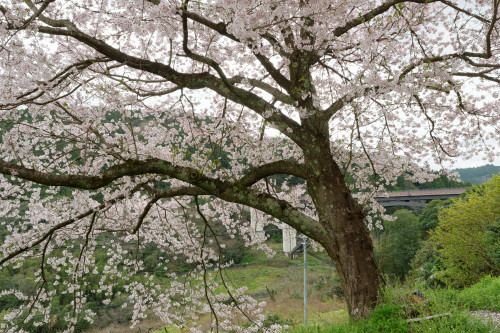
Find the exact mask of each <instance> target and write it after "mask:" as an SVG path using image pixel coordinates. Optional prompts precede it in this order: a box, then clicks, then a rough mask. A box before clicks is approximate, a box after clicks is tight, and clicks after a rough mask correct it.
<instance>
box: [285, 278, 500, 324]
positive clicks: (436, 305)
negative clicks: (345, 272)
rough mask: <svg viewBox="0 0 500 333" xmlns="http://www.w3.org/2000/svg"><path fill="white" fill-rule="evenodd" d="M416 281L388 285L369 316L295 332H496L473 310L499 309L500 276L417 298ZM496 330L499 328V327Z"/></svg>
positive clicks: (435, 291)
mask: <svg viewBox="0 0 500 333" xmlns="http://www.w3.org/2000/svg"><path fill="white" fill-rule="evenodd" d="M416 287H418V286H416V285H412V284H405V285H396V286H391V287H387V288H386V289H385V290H384V291H383V294H382V297H381V301H382V303H381V304H379V305H378V306H377V307H376V308H375V310H374V311H373V313H372V314H371V316H369V317H368V318H367V319H365V320H362V321H359V322H352V321H348V322H346V323H344V324H341V325H335V326H332V325H325V324H321V323H313V324H312V325H309V326H308V327H307V328H304V327H303V326H296V327H295V328H293V329H291V330H290V331H289V332H293V333H313V332H314V333H337V332H339V333H341V332H360V333H361V332H367V333H368V332H388V333H392V332H393V333H400V332H401V333H410V332H440V333H442V332H444V333H452V332H456V333H459V332H471V333H483V332H484V333H489V332H494V330H493V328H492V326H488V325H486V324H485V323H483V322H482V321H480V320H479V319H477V318H473V317H471V316H470V315H469V314H468V312H469V311H470V310H491V311H499V306H500V277H496V278H493V277H486V278H484V279H482V280H481V281H480V282H479V283H477V284H476V285H473V286H472V287H470V288H467V289H464V290H461V291H460V290H454V289H423V290H422V291H423V293H424V296H425V299H424V300H416V299H415V297H413V296H412V292H413V291H414V290H415V289H416ZM440 314H441V315H443V316H441V317H438V318H433V319H428V320H421V321H418V322H408V321H407V319H409V318H412V317H417V318H422V317H427V316H433V315H440ZM496 331H497V332H498V331H499V330H496Z"/></svg>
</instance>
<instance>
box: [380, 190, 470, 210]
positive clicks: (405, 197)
mask: <svg viewBox="0 0 500 333" xmlns="http://www.w3.org/2000/svg"><path fill="white" fill-rule="evenodd" d="M465 190H466V189H465V188H440V189H431V190H409V191H397V192H385V193H377V194H376V195H375V200H377V201H378V203H379V204H380V205H381V206H382V207H397V206H405V207H425V205H427V204H428V203H429V202H431V201H432V200H447V199H450V198H455V197H458V196H459V195H460V194H462V193H464V192H465Z"/></svg>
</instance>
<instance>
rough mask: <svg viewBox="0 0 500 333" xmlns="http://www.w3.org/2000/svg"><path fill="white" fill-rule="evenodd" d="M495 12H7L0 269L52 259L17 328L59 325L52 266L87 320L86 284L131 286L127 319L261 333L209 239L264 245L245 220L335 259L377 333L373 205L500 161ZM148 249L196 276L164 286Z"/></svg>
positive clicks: (388, 4) (364, 6)
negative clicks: (462, 169)
mask: <svg viewBox="0 0 500 333" xmlns="http://www.w3.org/2000/svg"><path fill="white" fill-rule="evenodd" d="M498 6H499V2H498V1H497V0H495V1H491V2H484V1H475V2H473V3H467V4H465V5H463V4H457V3H454V2H452V1H428V0H412V1H404V0H391V1H378V0H377V1H344V2H331V1H322V0H314V1H303V0H300V1H299V0H297V1H274V0H268V1H248V0H236V1H222V0H220V1H207V2H203V1H199V2H190V1H187V0H186V1H173V0H172V1H167V0H154V1H153V0H150V1H142V0H141V1H139V0H134V1H122V0H119V1H114V2H106V1H103V2H100V3H97V2H95V1H90V0H88V1H79V2H77V3H72V2H62V1H60V0H45V1H42V2H36V3H35V2H33V1H30V0H26V1H23V2H21V1H10V2H9V1H2V2H1V5H0V13H1V14H0V15H1V22H0V41H1V45H0V54H1V56H0V96H1V100H0V118H1V119H4V121H5V123H6V124H8V126H5V127H2V133H1V135H2V141H1V144H0V173H1V174H2V175H3V176H2V178H0V188H2V193H1V196H2V200H1V203H0V212H1V214H2V215H5V216H7V217H13V218H18V217H19V216H21V215H22V217H23V219H22V220H21V221H17V223H16V224H13V225H5V228H6V229H7V230H8V232H9V234H8V237H6V238H5V241H4V242H3V244H2V245H1V248H0V253H1V254H0V255H1V257H0V265H8V263H9V262H10V263H13V264H16V263H19V262H21V261H22V260H25V259H27V258H32V257H34V258H36V260H38V261H39V263H40V266H39V267H40V269H39V271H38V273H37V274H38V275H37V277H36V279H37V280H36V282H37V285H36V290H35V291H34V292H33V293H31V294H30V293H28V294H26V295H24V294H19V293H15V292H14V291H13V292H12V294H14V295H16V297H19V298H20V299H21V300H23V301H24V305H25V306H24V308H23V309H20V310H19V311H12V312H10V313H9V314H8V316H7V317H8V318H7V319H13V318H14V317H20V318H29V317H30V316H32V315H33V313H39V314H46V315H44V316H41V318H43V319H42V320H44V321H47V320H48V319H47V316H48V314H50V311H51V310H50V307H49V306H48V299H50V298H51V297H52V293H53V291H52V289H51V288H50V286H51V285H53V284H54V282H55V279H57V278H56V277H57V276H58V275H57V273H56V274H55V275H54V277H53V278H52V275H48V274H45V272H46V271H47V270H51V271H54V272H60V271H65V272H66V273H65V274H67V276H71V279H67V280H66V281H65V282H64V283H62V284H61V285H60V289H59V290H60V292H61V293H65V294H68V295H72V296H73V298H72V300H71V302H72V303H71V304H72V306H73V312H72V314H71V316H68V318H67V319H68V320H69V321H70V322H73V323H74V322H76V321H77V320H78V319H79V318H81V317H91V316H92V313H91V311H87V310H86V309H85V308H84V305H83V304H84V303H85V301H86V295H85V293H84V292H83V291H82V289H81V285H85V284H86V283H87V282H88V281H93V278H95V277H96V276H101V275H102V276H103V278H102V279H104V280H103V281H101V280H99V281H100V282H99V285H98V286H96V288H95V289H94V291H95V292H96V293H98V294H102V295H103V296H104V297H105V298H106V297H107V298H106V299H107V300H108V301H109V297H110V295H111V294H112V288H113V287H112V285H113V284H115V283H117V282H116V281H126V282H128V283H129V285H128V286H127V292H128V295H129V297H130V302H132V303H134V305H136V306H135V307H134V314H133V317H132V320H133V322H136V321H138V320H140V319H141V318H143V317H144V316H145V311H146V309H151V311H153V312H154V313H156V314H157V315H158V316H159V317H160V318H161V319H162V320H164V321H165V322H178V323H179V322H180V323H183V322H185V321H186V318H183V317H182V316H181V314H183V315H184V314H185V315H187V316H189V318H188V319H192V320H193V321H196V320H197V318H198V316H199V314H200V313H201V314H203V313H210V314H211V315H213V320H214V321H213V326H214V328H217V327H219V326H220V327H222V329H224V330H230V329H231V328H233V325H236V322H235V321H233V320H232V319H233V318H235V317H234V314H233V313H232V311H233V310H237V311H238V312H239V313H240V314H241V315H242V316H243V317H245V318H246V319H248V320H249V321H250V322H252V323H254V326H253V327H254V328H255V329H256V327H258V326H259V325H260V322H261V319H262V316H260V315H259V312H258V307H259V304H258V303H257V302H255V301H254V300H251V299H250V298H249V297H248V296H246V295H245V294H244V289H237V290H234V289H231V288H230V287H229V286H228V285H227V284H226V283H225V281H224V279H223V278H224V275H223V272H222V268H223V265H222V264H221V262H222V261H221V260H220V259H221V253H222V249H223V246H222V245H224V244H221V243H220V242H217V237H216V236H217V233H216V232H215V229H214V227H213V226H214V225H219V226H222V227H223V229H225V231H226V232H225V233H226V234H227V235H235V234H241V235H242V237H243V239H244V240H245V242H246V244H247V245H258V246H261V247H262V248H264V249H265V245H263V244H262V238H259V237H253V236H254V235H253V234H252V230H251V228H250V226H249V224H248V222H247V221H243V220H238V219H236V218H235V215H234V214H236V213H238V212H240V210H241V205H245V206H249V207H253V208H256V209H258V210H261V211H262V212H264V213H265V214H267V215H268V216H270V218H274V219H276V220H277V221H278V222H276V220H275V221H274V222H276V223H278V224H280V223H284V224H287V225H289V226H291V227H293V228H295V229H297V230H298V231H299V232H301V233H303V234H305V235H307V236H308V237H310V238H311V239H313V240H315V241H316V242H317V243H318V244H319V245H321V247H323V248H324V249H325V250H326V251H327V253H328V255H329V256H330V257H331V258H332V260H333V261H334V262H335V264H336V268H337V272H338V273H339V276H340V281H341V284H342V287H343V289H344V294H345V297H346V301H347V304H348V308H349V311H350V314H351V315H352V316H353V317H354V318H356V319H359V318H362V317H364V316H366V315H367V314H368V313H369V312H370V310H371V309H372V308H373V306H374V304H375V302H376V300H377V295H378V291H379V290H378V289H379V288H378V283H379V281H378V277H379V274H378V273H379V272H378V269H377V267H376V265H375V262H374V258H373V248H372V243H371V240H370V238H369V234H368V231H367V228H366V226H367V225H368V226H369V227H370V228H373V227H376V226H377V225H376V223H373V221H380V219H372V217H373V216H380V215H381V214H382V213H383V209H381V208H380V207H379V206H377V205H376V204H374V202H373V193H374V192H375V191H377V190H380V189H382V188H384V186H387V185H389V186H391V185H395V184H396V181H397V179H396V178H397V176H399V175H400V174H401V172H402V171H403V170H407V171H408V172H409V173H408V174H411V181H419V182H424V181H426V180H430V179H432V178H435V177H436V176H437V175H435V174H432V173H427V172H426V171H425V169H426V168H427V169H428V166H429V165H428V164H429V162H430V161H432V162H433V163H435V164H436V165H440V166H443V165H444V163H446V161H451V160H453V159H454V158H455V157H457V156H459V155H461V156H465V157H471V156H474V155H475V154H479V153H481V154H484V156H485V157H486V158H489V159H493V158H494V157H495V156H496V154H497V151H496V149H497V147H498V146H497V141H498V138H499V131H498V128H496V127H495V126H498V117H499V115H498V112H497V110H498V81H499V80H498V78H497V72H498V70H499V69H500V65H499V59H498V55H497V51H496V50H497V49H498V38H499V36H498V33H497V29H496V28H497V25H498ZM110 112H112V113H116V112H118V113H120V114H121V116H120V117H118V116H112V117H110V116H109V113H110ZM173 119H175V121H172V120H173ZM226 146H227V147H228V149H227V150H225V149H221V147H226ZM223 152H224V154H223ZM422 167H424V168H422ZM275 175H286V176H287V177H289V178H288V179H290V178H291V177H297V178H300V179H302V181H301V182H295V185H294V186H293V187H290V186H288V185H287V183H286V182H282V183H281V184H277V182H275V181H274V179H273V177H275ZM346 175H350V176H351V177H352V179H353V180H354V181H355V183H354V184H347V183H346V181H345V177H346ZM61 187H66V188H71V190H69V189H68V190H66V189H65V190H61ZM352 188H356V189H358V190H359V191H358V193H356V195H355V196H353V195H352V193H351V189H352ZM194 207H196V209H194ZM188 208H191V209H188ZM367 214H368V216H367ZM193 215H196V216H197V218H199V219H201V220H202V221H203V224H202V225H201V226H200V225H199V224H197V223H195V222H194V221H193ZM374 224H375V225H374ZM110 235H112V236H110ZM151 244H154V246H156V247H158V248H159V249H161V251H165V252H166V253H168V256H165V257H163V258H162V259H161V262H160V263H159V264H160V265H162V266H163V267H164V269H165V270H167V271H168V263H169V260H170V259H173V260H176V259H175V258H178V256H182V258H185V261H186V262H187V263H189V264H193V266H194V267H195V268H194V269H193V270H192V271H191V272H190V273H189V275H188V276H187V277H186V276H182V277H180V276H176V275H175V274H174V273H172V274H171V280H169V282H168V283H169V285H168V286H161V285H159V284H157V283H156V282H155V281H153V279H151V273H150V272H147V271H146V270H145V269H144V263H143V262H142V261H141V260H139V257H140V256H139V255H138V253H140V252H141V251H143V250H145V249H147V248H148V246H149V245H151ZM132 245H135V246H134V247H132ZM103 246H104V247H105V248H106V254H107V256H108V258H107V262H108V264H107V265H104V266H102V267H97V266H96V265H95V264H94V261H95V257H94V254H95V250H96V248H101V247H103ZM66 247H69V249H66ZM2 267H3V266H2ZM132 277H134V278H132ZM107 281H110V282H109V285H108V284H106V283H104V282H107ZM183 281H188V282H189V283H183ZM199 281H202V283H200V282H199ZM110 288H111V291H110ZM220 289H225V290H226V293H225V294H219V293H218V291H219V290H220ZM159 290H160V291H161V292H158V291H159ZM250 314H255V316H252V315H250ZM9 316H10V317H9ZM22 320H23V319H22ZM11 322H14V321H11ZM11 329H12V330H15V328H11Z"/></svg>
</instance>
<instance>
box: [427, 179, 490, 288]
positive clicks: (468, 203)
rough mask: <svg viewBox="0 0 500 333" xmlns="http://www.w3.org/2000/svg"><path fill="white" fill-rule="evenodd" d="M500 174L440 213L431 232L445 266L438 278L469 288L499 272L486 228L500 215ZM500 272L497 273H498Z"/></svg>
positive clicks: (452, 284) (447, 282)
mask: <svg viewBox="0 0 500 333" xmlns="http://www.w3.org/2000/svg"><path fill="white" fill-rule="evenodd" d="M498 198H500V175H497V176H493V178H492V180H491V181H490V182H489V183H485V184H483V185H481V186H477V187H475V188H474V189H473V190H472V191H470V192H469V193H467V195H466V196H465V197H464V198H461V199H458V200H455V201H453V204H452V205H451V206H450V207H448V208H444V209H442V210H441V211H440V213H439V225H438V226H437V228H436V229H435V230H434V231H432V232H431V239H432V240H433V241H435V243H436V244H437V249H438V251H439V255H440V258H441V261H442V262H443V265H444V269H443V270H442V271H441V272H440V274H439V276H438V278H439V279H440V280H441V281H443V282H444V283H446V284H447V285H449V286H452V287H460V288H462V287H466V286H470V285H472V284H474V283H476V282H478V281H479V280H480V279H481V278H482V277H483V276H486V275H488V274H494V273H495V272H498V271H499V268H498V267H495V266H494V264H493V262H494V261H493V258H491V257H490V253H489V251H488V243H487V237H486V234H487V230H488V229H487V227H488V226H491V225H493V224H494V222H495V220H496V219H497V218H499V217H500V200H498ZM496 274H498V273H496Z"/></svg>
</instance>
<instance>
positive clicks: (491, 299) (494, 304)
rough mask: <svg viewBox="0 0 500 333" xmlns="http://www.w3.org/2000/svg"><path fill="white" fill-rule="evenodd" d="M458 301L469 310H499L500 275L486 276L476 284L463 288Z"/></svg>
mask: <svg viewBox="0 0 500 333" xmlns="http://www.w3.org/2000/svg"><path fill="white" fill-rule="evenodd" d="M459 299H460V301H461V302H462V303H463V304H464V305H466V306H467V307H468V308H469V309H470V310H491V311H497V312H499V311H500V277H496V278H495V277H491V276H486V277H484V278H483V279H481V281H479V282H478V283H477V284H475V285H473V286H472V287H470V288H467V289H464V290H462V291H461V292H460V295H459Z"/></svg>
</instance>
